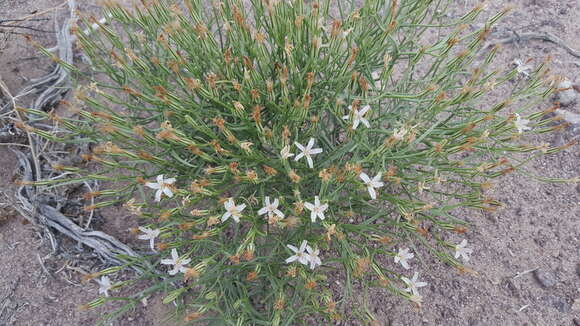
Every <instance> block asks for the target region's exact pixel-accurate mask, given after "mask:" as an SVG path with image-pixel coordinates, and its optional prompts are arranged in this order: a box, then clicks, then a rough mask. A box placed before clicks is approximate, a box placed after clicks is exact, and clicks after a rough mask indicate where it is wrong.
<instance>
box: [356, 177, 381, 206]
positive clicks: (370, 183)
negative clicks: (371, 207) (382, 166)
mask: <svg viewBox="0 0 580 326" xmlns="http://www.w3.org/2000/svg"><path fill="white" fill-rule="evenodd" d="M381 176H382V173H379V174H377V175H375V177H374V178H373V179H372V180H371V178H369V176H368V175H367V174H366V173H364V172H361V173H360V175H359V177H360V178H361V179H362V181H363V182H364V183H365V186H367V190H368V191H369V195H371V198H372V199H377V192H376V190H375V189H379V188H381V187H382V186H384V185H385V184H384V183H383V182H382V181H380V180H381Z"/></svg>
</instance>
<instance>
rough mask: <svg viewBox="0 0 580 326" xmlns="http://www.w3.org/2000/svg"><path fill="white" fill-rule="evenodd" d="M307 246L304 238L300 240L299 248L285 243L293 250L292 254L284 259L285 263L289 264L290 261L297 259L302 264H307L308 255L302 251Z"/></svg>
mask: <svg viewBox="0 0 580 326" xmlns="http://www.w3.org/2000/svg"><path fill="white" fill-rule="evenodd" d="M307 246H308V242H306V240H302V244H300V248H296V247H294V246H293V245H286V247H288V248H289V249H290V250H292V251H293V252H294V256H290V257H288V258H287V259H286V264H290V263H292V262H295V261H298V262H299V263H300V264H302V265H307V264H308V263H309V258H310V257H309V256H308V254H307V253H305V252H304V251H305V250H306V247H307Z"/></svg>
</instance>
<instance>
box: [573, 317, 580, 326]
mask: <svg viewBox="0 0 580 326" xmlns="http://www.w3.org/2000/svg"><path fill="white" fill-rule="evenodd" d="M574 325H576V326H580V318H574Z"/></svg>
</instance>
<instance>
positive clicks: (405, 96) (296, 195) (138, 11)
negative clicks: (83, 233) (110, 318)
mask: <svg viewBox="0 0 580 326" xmlns="http://www.w3.org/2000/svg"><path fill="white" fill-rule="evenodd" d="M452 3H453V1H446V0H439V1H436V0H398V1H397V0H390V1H386V0H367V1H358V2H351V1H304V0H295V1H281V0H280V1H278V0H264V1H259V0H251V1H245V2H244V1H240V0H223V1H208V2H204V1H201V0H185V1H169V0H150V1H147V0H142V4H139V5H135V6H134V7H131V8H126V7H123V6H122V5H120V4H118V3H116V2H115V1H106V2H105V6H104V15H105V17H108V19H107V23H103V22H102V21H99V20H97V19H94V18H86V19H84V20H83V26H80V27H79V28H78V29H75V30H74V31H75V35H76V37H77V38H78V44H79V47H80V48H81V50H82V52H83V53H84V55H85V56H86V58H87V59H88V62H89V64H88V67H89V68H90V69H84V70H83V69H81V68H80V67H73V66H68V65H67V66H66V67H67V68H68V69H70V70H71V72H73V73H74V74H75V75H76V76H78V78H77V80H78V81H79V84H81V82H82V83H83V84H84V85H88V86H81V85H79V86H78V87H77V89H76V91H75V99H74V100H73V101H71V102H65V104H66V105H68V106H69V108H71V111H72V112H73V113H74V114H72V115H71V114H69V115H68V116H67V117H64V116H56V114H54V113H52V114H46V113H43V112H35V113H36V114H38V115H42V114H44V115H45V116H46V117H47V118H52V119H53V120H57V121H58V122H59V123H60V125H61V126H64V127H66V128H67V129H68V133H62V134H59V135H57V136H55V135H45V136H46V137H49V138H50V137H53V138H55V139H57V140H58V141H78V140H79V139H84V140H86V141H90V142H92V143H94V144H95V146H93V149H92V152H91V153H90V154H85V155H83V158H84V159H85V161H86V164H89V163H90V164H91V169H93V171H89V169H87V168H83V171H85V172H83V173H84V176H83V177H82V178H79V179H66V178H65V180H52V181H50V182H52V183H58V182H67V183H71V182H74V181H79V182H80V181H82V180H87V179H91V178H98V179H99V180H100V181H101V182H104V183H103V184H105V185H111V188H110V189H105V190H100V191H96V192H93V193H90V194H88V196H89V197H92V198H93V199H95V200H96V204H95V205H91V206H88V207H86V209H87V210H94V209H98V208H101V207H105V206H110V205H120V204H123V206H124V207H125V208H126V209H129V210H130V211H131V212H132V213H133V214H134V216H136V218H137V219H138V221H139V224H140V225H141V227H140V228H139V229H138V230H135V236H136V238H138V240H137V241H142V243H143V250H142V253H143V257H142V258H139V259H136V258H132V257H122V258H123V259H125V261H126V265H125V266H124V267H126V266H133V267H138V268H139V269H141V270H142V274H140V275H137V276H135V279H134V280H130V281H123V282H118V283H114V284H112V283H111V279H110V278H109V277H113V278H114V273H115V272H116V271H118V270H119V269H120V267H114V268H110V269H107V270H105V271H102V272H100V273H97V274H96V275H95V276H102V278H101V279H100V280H99V284H100V286H101V291H100V292H101V293H102V294H103V295H104V296H103V297H101V298H99V299H97V300H95V301H93V302H91V303H90V304H89V306H91V307H93V306H97V305H100V304H102V303H104V302H107V301H109V300H113V299H114V298H113V297H109V296H108V295H110V294H113V295H114V292H115V291H116V290H117V289H118V288H120V287H123V286H126V287H131V286H132V285H134V284H135V283H136V282H137V281H138V280H148V282H145V284H153V285H151V286H150V287H149V288H147V289H146V290H135V293H134V294H132V295H131V296H130V297H126V298H123V300H127V302H128V305H127V306H126V307H125V308H123V309H121V310H126V309H128V307H129V308H130V307H132V306H134V305H137V304H139V303H140V301H141V300H142V299H143V298H145V297H148V296H150V295H151V294H152V293H155V292H159V291H160V292H165V293H166V294H165V295H164V300H163V301H164V302H165V303H174V304H175V306H176V309H175V311H176V316H179V317H178V318H179V319H178V320H182V321H184V322H188V323H194V322H206V323H209V324H211V325H296V324H306V323H307V322H306V319H305V318H306V316H308V315H316V317H314V318H319V320H322V319H324V320H327V322H328V323H330V321H331V320H336V319H339V318H341V307H340V304H341V303H343V302H346V301H345V300H346V299H341V300H336V298H337V294H336V293H334V292H333V291H332V290H331V288H330V287H329V285H328V283H329V281H330V280H334V279H335V277H337V276H336V275H338V276H340V277H343V278H344V279H345V280H346V283H347V285H346V286H345V291H346V292H347V294H348V293H349V292H350V291H351V290H352V286H351V284H352V281H353V279H355V278H356V279H359V282H360V283H361V284H363V286H377V287H382V288H385V289H386V290H388V291H389V292H391V293H393V294H395V295H399V296H401V297H403V298H406V299H409V300H410V301H411V302H412V303H414V304H417V305H420V304H421V302H422V300H424V299H423V296H421V295H420V293H419V290H420V287H422V286H425V285H426V283H425V282H421V281H420V280H419V277H418V273H417V272H415V271H412V270H409V269H411V268H415V269H416V268H417V266H412V265H413V261H412V259H413V258H414V255H416V254H419V252H417V249H415V250H410V249H409V248H408V247H412V248H422V249H421V251H422V252H424V253H426V254H431V255H434V256H436V257H437V258H438V259H439V260H440V261H442V262H444V263H446V264H448V265H450V266H453V267H455V268H457V269H459V270H462V271H465V270H468V269H467V268H466V267H464V266H463V265H462V264H461V262H460V261H459V260H458V259H459V257H461V258H463V259H464V260H468V258H469V254H471V252H472V250H471V249H470V248H468V247H467V243H466V241H463V242H461V243H459V244H457V242H458V241H457V240H456V237H458V236H457V235H454V234H458V233H459V234H460V233H464V232H466V231H467V223H466V222H465V221H464V220H462V218H461V217H460V216H458V215H457V214H456V213H455V212H457V210H458V209H460V208H475V209H483V210H488V211H493V210H495V209H497V208H498V207H499V206H501V203H499V202H497V201H496V200H494V199H493V198H489V197H487V196H486V193H485V191H486V189H489V188H490V187H492V185H493V183H492V182H491V180H493V179H494V178H497V177H500V176H502V175H505V174H507V173H511V172H514V171H518V170H519V169H520V167H521V166H522V165H523V164H524V163H525V162H527V161H529V160H530V159H531V158H533V157H536V156H539V155H543V154H545V153H554V152H557V151H559V150H561V149H562V148H563V147H549V146H547V145H530V144H525V145H521V142H522V140H523V139H525V138H526V136H527V135H528V134H539V133H544V132H549V131H552V130H555V129H561V128H562V125H554V124H553V123H552V119H551V118H547V117H546V114H547V113H549V112H551V111H552V110H553V109H554V108H549V109H542V110H536V111H534V108H535V107H537V106H538V104H540V103H542V101H544V100H545V99H546V97H548V96H549V95H550V94H551V93H552V92H553V91H554V88H553V86H552V85H553V84H554V82H553V79H550V77H549V76H548V70H547V68H546V65H545V62H544V63H540V64H539V65H538V66H537V67H536V68H531V67H527V66H524V63H520V64H519V65H518V66H517V67H506V69H504V70H503V71H499V70H491V69H490V67H489V66H490V63H491V62H492V59H493V58H494V55H495V54H496V51H497V48H496V47H494V48H492V49H483V46H484V42H485V40H486V36H487V35H488V34H489V32H490V30H491V28H492V25H493V24H494V23H496V22H497V21H498V20H499V19H500V18H501V17H502V16H503V15H505V14H506V12H507V10H505V11H502V12H500V13H498V14H497V15H495V16H493V17H491V18H490V19H489V20H488V21H486V22H485V24H484V25H483V27H482V28H481V29H470V28H469V27H468V24H470V23H472V22H473V21H474V20H475V19H476V18H477V17H478V15H479V14H480V13H481V11H482V10H483V9H484V6H482V5H480V6H477V7H475V8H474V9H473V10H471V11H469V12H468V13H466V14H465V15H463V16H461V17H458V18H457V19H455V20H454V21H450V16H449V15H447V12H448V11H449V10H448V9H449V5H450V4H452ZM87 80H88V82H86V81H87ZM85 82H86V83H85ZM502 87H504V88H507V89H508V90H509V91H508V92H505V93H504V94H506V95H505V96H504V97H502V98H499V99H498V96H494V97H491V96H490V94H491V92H493V91H494V89H496V88H498V89H499V88H502ZM521 153H526V154H525V155H522V154H521ZM59 168H60V169H65V170H66V169H71V171H72V170H74V171H79V168H76V167H59ZM94 169H98V173H97V172H94ZM459 237H460V236H459ZM454 239H455V240H454ZM385 258H386V259H385ZM412 272H413V274H411V273H412ZM333 274H335V275H333ZM105 275H106V276H105ZM411 276H412V277H411ZM423 291H424V290H423ZM344 298H346V297H344ZM117 299H118V298H117ZM361 316H362V318H363V319H365V320H366V322H370V323H372V322H373V318H372V316H371V315H370V313H369V312H368V311H366V312H365V311H362V312H361ZM323 323H326V322H323Z"/></svg>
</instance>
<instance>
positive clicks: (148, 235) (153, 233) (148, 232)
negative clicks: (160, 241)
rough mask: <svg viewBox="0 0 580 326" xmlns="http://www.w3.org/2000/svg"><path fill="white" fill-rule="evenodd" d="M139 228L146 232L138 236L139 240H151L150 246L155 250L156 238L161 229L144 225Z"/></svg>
mask: <svg viewBox="0 0 580 326" xmlns="http://www.w3.org/2000/svg"><path fill="white" fill-rule="evenodd" d="M139 230H140V231H141V232H143V233H144V234H140V235H139V236H138V237H137V238H138V239H139V240H149V246H150V247H151V250H153V251H155V238H157V237H158V236H159V233H161V230H159V229H155V230H152V229H150V228H146V227H142V226H140V227H139Z"/></svg>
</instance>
